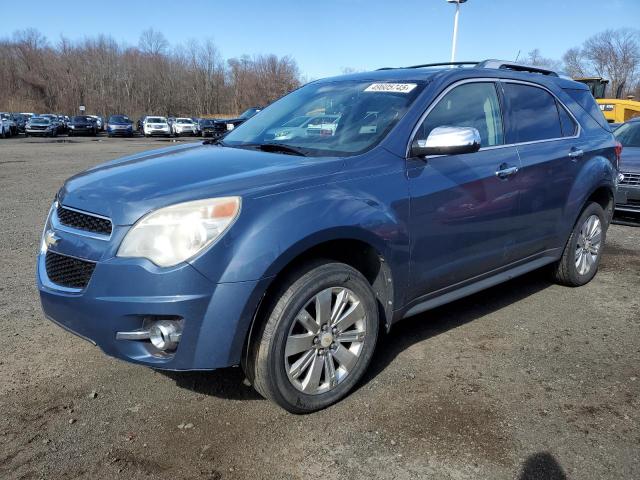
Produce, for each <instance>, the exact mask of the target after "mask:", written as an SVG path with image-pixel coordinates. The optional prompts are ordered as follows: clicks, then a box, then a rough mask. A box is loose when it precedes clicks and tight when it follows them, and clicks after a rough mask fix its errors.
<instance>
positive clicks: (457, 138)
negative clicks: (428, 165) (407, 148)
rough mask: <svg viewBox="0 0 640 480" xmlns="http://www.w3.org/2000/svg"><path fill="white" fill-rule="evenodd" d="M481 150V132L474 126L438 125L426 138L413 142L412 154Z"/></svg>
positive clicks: (459, 152)
mask: <svg viewBox="0 0 640 480" xmlns="http://www.w3.org/2000/svg"><path fill="white" fill-rule="evenodd" d="M478 150H480V133H479V132H478V130H477V129H475V128H473V127H436V128H434V129H433V130H431V133H430V134H429V136H428V137H427V139H426V140H415V141H414V142H413V143H412V144H411V156H413V157H426V156H428V155H461V154H463V153H473V152H477V151H478Z"/></svg>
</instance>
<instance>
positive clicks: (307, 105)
mask: <svg viewBox="0 0 640 480" xmlns="http://www.w3.org/2000/svg"><path fill="white" fill-rule="evenodd" d="M424 85H425V84H424V82H420V81H402V82H393V83H391V82H376V81H357V80H346V81H337V82H317V83H310V84H308V85H306V86H304V87H302V88H300V89H298V90H296V91H294V92H292V93H290V94H289V95H287V96H285V97H283V98H281V99H280V100H278V101H277V102H275V103H273V104H271V105H270V106H269V107H267V108H265V109H264V110H262V111H260V112H259V113H258V114H257V115H256V116H254V117H252V118H251V119H249V120H247V121H246V122H245V123H243V124H242V125H240V126H239V127H237V128H236V129H234V130H232V131H231V133H229V134H228V135H227V136H226V137H225V138H224V145H226V146H230V147H237V148H262V147H265V144H269V147H270V148H275V147H274V145H272V144H276V147H281V146H282V145H286V146H287V147H293V148H295V149H296V151H298V152H301V153H302V154H304V155H307V156H348V155H355V154H359V153H362V152H365V151H367V150H369V149H371V148H373V147H374V146H375V145H377V144H378V143H379V142H380V141H382V139H383V138H384V137H385V136H386V135H387V133H389V131H390V130H391V129H392V128H393V127H394V126H395V125H396V124H397V122H398V121H399V120H400V119H401V118H402V117H403V116H404V114H405V113H406V112H407V110H408V109H409V107H410V106H411V105H412V103H413V102H414V100H415V99H416V97H417V96H418V95H419V93H420V92H421V91H422V89H423V88H424ZM305 117H306V118H308V119H309V120H308V121H307V122H306V123H302V124H299V123H298V122H299V121H301V120H302V119H303V118H305ZM285 124H287V125H288V124H298V125H300V127H296V128H291V130H286V132H287V134H286V135H284V134H283V135H277V134H278V133H281V132H283V125H285Z"/></svg>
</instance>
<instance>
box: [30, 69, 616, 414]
mask: <svg viewBox="0 0 640 480" xmlns="http://www.w3.org/2000/svg"><path fill="white" fill-rule="evenodd" d="M292 124H295V125H305V127H304V128H296V129H292V128H290V127H289V126H290V125H292ZM285 131H286V132H287V134H286V135H285V134H282V135H279V132H285ZM279 139H280V140H279ZM284 139H286V140H284ZM619 155H620V146H619V145H618V144H617V142H616V141H615V139H614V137H613V135H612V133H611V131H610V130H609V127H608V125H607V123H606V121H605V119H604V117H603V116H602V113H601V112H600V110H599V109H598V106H597V105H596V103H595V101H594V99H593V97H592V96H591V94H590V92H589V90H588V89H587V88H586V87H585V86H584V85H582V84H580V83H576V82H574V81H572V80H570V79H567V78H564V77H563V76H560V75H557V74H556V73H555V72H552V71H548V70H542V69H538V68H532V67H526V66H523V65H519V64H512V63H506V62H501V61H496V60H488V61H484V62H481V63H474V64H470V65H458V64H456V65H449V64H446V65H443V64H436V65H418V66H415V67H407V68H389V69H381V70H378V71H374V72H369V73H358V74H353V75H346V76H341V77H336V78H330V79H325V80H319V81H314V82H311V83H309V84H307V85H305V86H303V87H301V88H299V89H298V90H296V91H294V92H292V93H291V94H289V95H287V96H285V97H283V98H282V99H280V100H278V101H277V102H275V103H273V104H272V105H270V106H269V107H267V108H265V109H264V110H262V111H261V112H259V113H258V114H257V115H256V116H255V117H253V118H251V119H250V120H248V121H247V122H246V123H244V124H242V125H241V126H239V127H238V128H236V129H234V130H232V131H231V132H230V133H229V134H228V135H226V136H225V137H224V138H223V139H221V140H209V141H205V142H203V143H198V144H187V145H181V146H176V147H171V148H165V149H160V150H155V151H151V152H144V153H140V154H136V155H132V156H129V157H125V158H121V159H119V160H115V161H111V162H108V163H105V164H103V165H100V166H97V167H94V168H91V169H89V170H87V171H85V172H82V173H80V174H78V175H76V176H74V177H72V178H70V179H69V180H67V182H66V183H65V184H64V186H63V187H62V188H61V189H60V191H59V192H58V194H57V196H56V198H55V201H54V203H53V205H52V207H51V210H50V212H49V216H48V218H47V220H46V225H45V227H44V233H43V238H42V244H41V249H40V253H39V255H38V259H37V282H38V287H39V290H40V297H41V302H42V306H43V309H44V312H45V314H46V316H47V317H48V318H50V319H51V320H52V321H54V322H56V323H57V324H59V325H60V326H62V327H64V328H66V329H68V330H70V331H71V332H74V333H76V334H77V335H80V336H82V337H84V338H85V339H87V340H89V341H90V342H92V343H94V344H96V345H98V346H99V347H100V348H101V349H102V350H104V352H106V353H107V354H109V355H112V356H114V357H117V358H120V359H123V360H127V361H130V362H135V363H139V364H142V365H146V366H149V367H153V368H157V369H168V370H209V369H216V368H222V367H227V366H232V365H241V366H242V367H243V369H244V371H245V373H246V375H247V378H248V379H249V380H250V381H251V383H252V384H253V385H254V387H255V388H256V390H257V391H258V392H259V393H260V394H262V395H263V396H264V397H266V398H268V399H271V400H273V401H275V402H276V403H277V404H279V405H280V406H282V407H283V408H285V409H287V410H289V411H290V412H296V413H304V412H311V411H315V410H318V409H321V408H324V407H326V406H328V405H330V404H332V403H334V402H336V401H338V400H340V399H341V398H343V397H344V396H345V395H347V393H348V392H349V391H350V390H351V389H352V388H353V387H354V386H355V385H356V383H357V382H358V381H359V379H361V377H362V375H363V373H364V372H365V370H366V369H367V366H368V365H369V362H370V361H371V358H372V356H373V353H374V349H375V346H376V341H377V339H378V337H379V335H380V333H381V332H382V331H383V330H387V331H388V330H389V329H390V328H391V327H392V325H393V324H394V323H395V322H397V321H399V320H401V319H402V318H405V317H408V316H411V315H415V314H417V313H420V312H424V311H426V310H429V309H431V308H433V307H436V306H438V305H442V304H444V303H447V302H451V301H453V300H456V299H458V298H461V297H463V296H466V295H469V294H472V293H474V292H477V291H479V290H482V289H485V288H487V287H491V286H493V285H496V284H498V283H500V282H504V281H506V280H509V279H511V278H513V277H515V276H518V275H522V274H524V273H526V272H529V271H531V270H534V269H537V268H540V267H545V266H549V268H550V270H551V271H552V273H553V275H554V277H555V279H556V280H557V281H558V282H559V283H561V284H563V285H569V286H580V285H584V284H585V283H587V282H589V281H590V280H591V279H592V278H593V276H594V275H595V274H596V271H597V269H598V264H599V262H600V257H601V255H602V250H603V246H604V242H605V234H606V232H607V227H608V225H609V222H610V219H611V216H612V212H613V204H614V194H615V191H616V188H617V181H618V180H617V179H618V171H617V170H618V157H619ZM425 320H426V317H425Z"/></svg>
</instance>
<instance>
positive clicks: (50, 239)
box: [44, 230, 60, 248]
mask: <svg viewBox="0 0 640 480" xmlns="http://www.w3.org/2000/svg"><path fill="white" fill-rule="evenodd" d="M58 240H60V237H58V236H57V235H56V234H55V233H54V232H53V230H47V233H45V234H44V243H45V245H46V246H47V248H50V247H53V246H55V245H56V244H57V243H58Z"/></svg>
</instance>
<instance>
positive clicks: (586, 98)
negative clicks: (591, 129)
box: [564, 88, 609, 129]
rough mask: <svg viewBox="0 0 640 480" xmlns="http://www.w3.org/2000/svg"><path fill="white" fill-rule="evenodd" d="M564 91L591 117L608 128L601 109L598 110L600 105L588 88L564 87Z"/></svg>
mask: <svg viewBox="0 0 640 480" xmlns="http://www.w3.org/2000/svg"><path fill="white" fill-rule="evenodd" d="M564 91H565V92H567V93H568V94H569V95H570V96H571V98H573V99H574V100H575V101H576V103H577V104H578V105H580V106H581V107H582V108H583V109H584V110H585V111H586V112H587V113H588V114H589V115H591V117H592V118H593V119H594V120H595V121H596V122H598V123H599V124H600V126H601V127H604V128H606V129H609V126H608V124H607V120H606V119H605V118H604V115H603V114H602V110H600V107H599V106H598V104H597V103H596V100H595V98H593V95H591V92H590V91H589V90H578V89H573V88H565V89H564Z"/></svg>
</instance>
